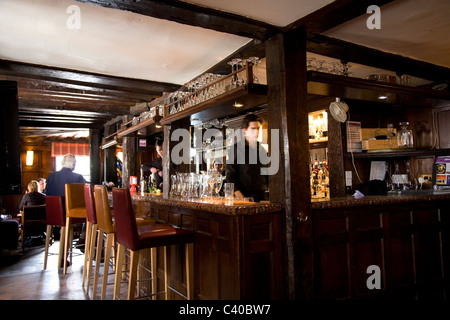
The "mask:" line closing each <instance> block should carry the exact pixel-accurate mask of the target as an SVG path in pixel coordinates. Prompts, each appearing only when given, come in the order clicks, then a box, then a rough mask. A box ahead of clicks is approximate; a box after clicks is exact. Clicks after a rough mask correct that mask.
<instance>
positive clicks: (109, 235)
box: [92, 185, 116, 300]
mask: <svg viewBox="0 0 450 320" xmlns="http://www.w3.org/2000/svg"><path fill="white" fill-rule="evenodd" d="M94 197H95V211H96V213H97V218H98V219H97V222H98V236H97V252H96V255H95V272H94V289H93V294H92V299H95V296H96V294H97V283H98V276H99V273H100V272H99V270H100V261H101V258H102V257H101V256H102V249H103V237H104V235H105V234H106V244H105V247H106V248H105V256H104V259H103V261H104V262H103V280H102V293H101V299H102V300H104V299H105V294H106V285H107V283H108V272H109V260H110V257H111V249H112V250H114V251H115V236H116V230H115V226H114V222H113V220H112V217H111V209H110V207H109V200H108V191H107V189H106V187H105V186H103V185H101V186H100V185H99V186H95V187H94ZM113 257H114V258H115V254H114V253H113Z"/></svg>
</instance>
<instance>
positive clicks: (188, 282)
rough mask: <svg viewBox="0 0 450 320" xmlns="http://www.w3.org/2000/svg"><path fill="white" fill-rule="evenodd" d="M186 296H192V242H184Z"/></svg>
mask: <svg viewBox="0 0 450 320" xmlns="http://www.w3.org/2000/svg"><path fill="white" fill-rule="evenodd" d="M185 247H186V289H187V292H186V298H187V299H188V300H192V299H193V297H194V244H193V243H186V245H185Z"/></svg>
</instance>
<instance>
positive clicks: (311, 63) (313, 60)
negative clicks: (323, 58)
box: [306, 58, 317, 71]
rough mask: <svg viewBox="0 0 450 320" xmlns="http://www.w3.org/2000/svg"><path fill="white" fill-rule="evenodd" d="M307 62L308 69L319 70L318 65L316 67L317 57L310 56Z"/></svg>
mask: <svg viewBox="0 0 450 320" xmlns="http://www.w3.org/2000/svg"><path fill="white" fill-rule="evenodd" d="M306 62H307V64H306V70H308V71H317V67H316V65H315V64H316V58H308V59H307V60H306Z"/></svg>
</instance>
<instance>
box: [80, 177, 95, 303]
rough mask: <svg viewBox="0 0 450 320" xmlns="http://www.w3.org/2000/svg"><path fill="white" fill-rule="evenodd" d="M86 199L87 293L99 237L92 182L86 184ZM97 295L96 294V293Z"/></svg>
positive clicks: (85, 268) (84, 268) (85, 272)
mask: <svg viewBox="0 0 450 320" xmlns="http://www.w3.org/2000/svg"><path fill="white" fill-rule="evenodd" d="M84 201H85V203H86V219H87V221H86V242H85V247H84V265H83V279H82V286H83V287H84V284H85V280H86V277H87V289H86V290H87V294H88V295H89V287H90V284H91V278H92V262H93V260H94V252H95V242H96V241H95V239H96V238H97V230H98V226H97V214H96V212H95V200H94V186H93V185H92V184H90V183H86V184H85V185H84ZM94 295H95V294H94Z"/></svg>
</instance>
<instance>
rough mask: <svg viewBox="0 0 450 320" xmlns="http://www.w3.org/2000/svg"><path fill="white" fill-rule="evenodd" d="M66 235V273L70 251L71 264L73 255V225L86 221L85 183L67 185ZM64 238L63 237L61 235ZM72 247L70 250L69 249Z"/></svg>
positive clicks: (64, 272)
mask: <svg viewBox="0 0 450 320" xmlns="http://www.w3.org/2000/svg"><path fill="white" fill-rule="evenodd" d="M65 195H66V233H65V239H64V256H65V257H66V259H64V271H63V274H66V272H67V257H68V251H69V250H70V262H72V253H73V244H72V241H73V225H74V224H75V223H83V222H85V221H86V202H85V201H84V183H67V184H66V190H65ZM61 236H62V235H61ZM69 246H70V248H69Z"/></svg>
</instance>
